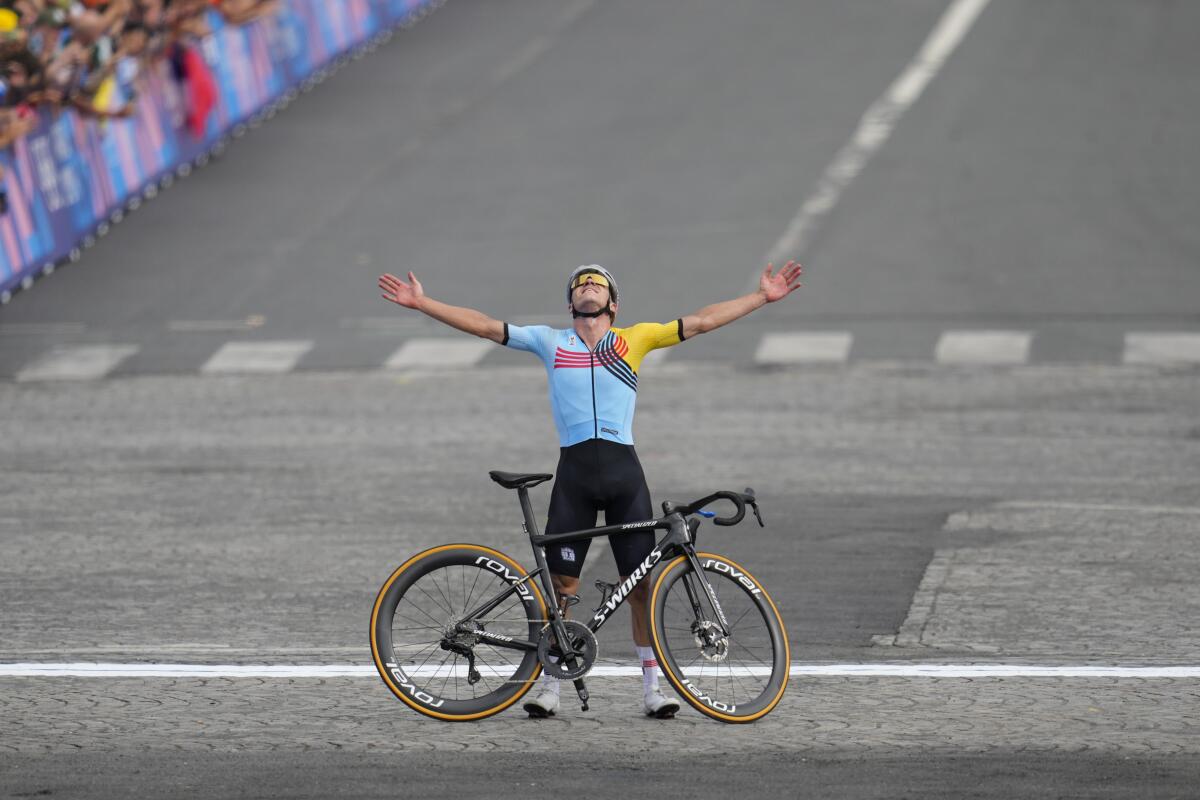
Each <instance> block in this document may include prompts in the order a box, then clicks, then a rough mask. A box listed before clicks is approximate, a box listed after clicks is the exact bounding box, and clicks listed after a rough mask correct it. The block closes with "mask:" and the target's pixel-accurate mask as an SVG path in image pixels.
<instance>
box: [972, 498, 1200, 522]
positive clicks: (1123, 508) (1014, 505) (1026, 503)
mask: <svg viewBox="0 0 1200 800" xmlns="http://www.w3.org/2000/svg"><path fill="white" fill-rule="evenodd" d="M987 508H988V510H997V511H1003V510H1005V509H1034V508H1046V509H1062V510H1066V511H1118V512H1137V513H1142V514H1200V506H1136V505H1122V504H1117V503H1067V502H1061V501H1054V500H1002V501H1000V502H999V503H993V504H991V505H990V506H988V507H987ZM958 513H962V512H958ZM951 518H953V517H951Z"/></svg>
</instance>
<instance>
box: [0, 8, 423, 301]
mask: <svg viewBox="0 0 1200 800" xmlns="http://www.w3.org/2000/svg"><path fill="white" fill-rule="evenodd" d="M438 1H439V0H284V2H283V3H282V5H281V8H280V11H279V12H278V13H277V14H274V15H272V16H269V17H266V18H263V19H260V20H257V21H255V22H251V23H249V24H247V25H242V26H231V25H227V24H225V23H224V22H223V21H222V19H221V17H220V15H219V14H217V13H216V12H212V13H211V14H210V23H211V27H212V30H213V32H212V35H210V36H207V37H205V38H204V39H203V40H202V41H201V42H200V43H199V46H198V47H197V48H195V49H194V50H193V51H192V56H191V57H192V58H203V61H204V63H205V64H207V66H208V70H207V76H206V77H205V84H204V86H205V87H206V88H205V89H204V91H205V94H206V97H205V98H204V100H203V102H202V103H200V105H201V106H202V107H203V109H204V111H205V113H204V114H203V115H202V116H201V115H197V114H196V113H195V112H196V107H197V98H196V97H194V96H192V97H189V94H188V93H189V92H195V91H196V89H195V87H194V86H193V85H191V84H189V82H188V81H187V80H183V79H181V78H180V75H179V70H180V64H179V63H175V64H174V65H173V64H172V63H171V62H170V61H168V60H165V59H163V60H160V61H158V62H156V63H154V64H153V65H152V66H151V67H150V68H149V69H147V70H146V71H144V72H143V73H142V74H141V75H140V76H139V77H138V78H137V79H136V85H137V95H136V101H135V103H136V106H135V108H136V111H135V113H134V114H133V115H132V116H131V117H129V118H128V119H119V118H114V119H108V120H104V121H98V120H96V119H92V118H85V117H83V116H81V115H80V114H78V113H76V112H75V111H72V110H67V111H60V112H58V113H57V114H55V112H53V111H51V110H42V111H41V112H39V113H40V123H39V125H38V127H37V129H36V130H35V131H34V132H33V133H31V134H30V135H28V136H25V137H23V138H22V139H20V140H18V141H17V142H16V143H15V144H14V145H13V146H12V147H10V148H7V149H6V150H4V151H0V162H3V165H4V168H5V169H4V172H5V178H4V182H5V187H6V188H7V191H8V201H9V210H8V212H7V213H6V214H4V215H3V216H0V301H2V302H7V301H8V300H9V299H10V298H11V297H12V293H13V291H14V290H15V289H16V288H18V287H21V288H29V286H30V285H32V283H33V280H34V278H35V277H37V276H38V275H39V274H48V273H49V272H51V271H52V270H53V269H54V268H55V266H57V265H58V264H61V263H62V262H64V261H68V260H69V261H74V260H77V259H78V258H79V255H80V251H81V249H82V248H83V247H85V246H86V245H88V244H89V243H91V242H92V241H94V239H95V237H97V236H103V235H104V234H105V233H106V232H107V231H108V229H109V226H110V225H111V224H113V223H114V222H119V221H120V220H121V219H122V218H123V216H124V215H125V213H126V212H128V211H130V210H133V209H136V208H137V207H138V206H139V205H140V204H141V203H142V201H143V200H144V199H147V198H149V197H153V196H154V195H155V194H156V193H157V192H158V190H159V189H160V188H163V187H165V186H167V185H169V184H170V183H171V182H172V181H173V180H174V179H175V178H176V177H177V176H183V175H186V174H188V172H190V171H191V169H192V168H193V167H196V166H200V165H202V164H204V163H205V162H207V160H208V159H209V158H210V157H212V156H213V155H214V154H216V153H218V152H220V151H221V150H222V149H223V148H224V147H225V146H226V145H227V143H228V140H229V138H230V137H231V136H236V135H238V134H239V133H240V132H241V131H242V130H243V129H244V127H245V126H247V125H249V124H253V123H254V122H256V121H259V120H260V119H261V118H262V117H264V116H268V115H271V114H273V113H274V111H275V110H277V109H278V108H279V107H280V105H282V104H284V103H287V102H290V101H291V100H292V99H294V98H295V96H296V94H298V93H299V92H300V91H301V90H302V89H304V88H307V87H309V86H311V85H312V83H313V82H315V81H316V80H319V79H320V78H322V77H324V75H325V74H327V71H328V70H329V69H330V67H331V65H332V64H334V63H336V62H337V60H338V59H340V58H344V57H346V56H348V55H349V54H350V52H351V51H354V50H356V49H357V48H361V47H367V46H370V45H371V44H372V43H373V42H377V41H379V40H381V39H382V38H385V37H386V36H387V35H388V34H389V32H390V31H391V30H392V29H393V28H395V27H397V26H401V25H406V24H409V23H411V22H412V21H415V20H416V19H418V18H419V17H420V15H421V14H423V13H425V12H426V11H428V10H429V9H430V8H431V7H432V6H434V5H436V4H437V2H438ZM183 69H184V70H185V71H186V69H187V67H186V65H184V66H183ZM122 72H123V71H122V70H120V69H118V71H117V75H118V76H120V75H121V74H122ZM115 84H116V86H115V88H114V91H115V92H116V93H117V94H118V96H117V97H115V98H113V100H114V102H115V103H116V104H120V103H123V102H124V101H125V99H126V98H125V97H122V96H120V95H121V93H123V92H126V91H129V90H130V88H131V87H127V86H124V85H122V84H121V82H120V81H116V82H115ZM129 96H132V94H131V95H129Z"/></svg>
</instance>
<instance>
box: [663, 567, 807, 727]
mask: <svg viewBox="0 0 1200 800" xmlns="http://www.w3.org/2000/svg"><path fill="white" fill-rule="evenodd" d="M696 555H697V558H698V559H699V562H700V566H701V569H702V572H703V578H704V579H705V580H707V582H708V584H709V585H710V586H711V587H712V590H713V593H714V594H715V595H716V603H714V602H713V600H712V598H711V597H709V594H708V592H707V590H706V588H705V586H704V581H703V580H701V579H700V576H699V575H697V573H696V571H695V569H694V568H693V567H692V564H691V562H690V561H689V560H688V558H687V557H686V556H680V557H679V558H676V559H674V560H673V561H671V562H670V563H668V564H667V565H666V566H665V567H663V568H662V571H661V572H660V573H659V574H658V578H657V579H656V580H655V582H654V588H653V589H652V591H651V596H650V635H651V639H652V643H653V645H654V650H655V653H656V654H657V656H658V663H659V665H660V666H661V667H662V670H663V673H664V674H665V675H666V676H667V679H668V680H669V681H670V682H671V685H672V686H674V687H675V690H676V691H677V692H678V693H679V696H680V697H682V698H683V699H684V700H685V701H687V703H688V704H690V705H691V706H692V707H693V708H695V709H696V710H697V711H700V712H701V713H702V714H706V715H707V716H710V717H712V718H713V719H718V720H721V721H722V722H753V721H754V720H756V719H759V718H760V717H762V716H764V715H765V714H767V713H769V712H770V711H771V709H773V708H774V707H775V706H776V704H778V703H779V700H780V698H782V697H783V692H784V689H786V688H787V681H788V670H789V669H790V667H791V653H790V651H789V649H788V641H787V633H786V632H785V631H784V628H783V620H782V619H780V617H779V611H778V610H777V609H776V608H775V604H774V603H773V602H772V601H771V598H770V596H769V595H768V594H767V590H766V589H764V588H763V586H762V584H761V583H759V582H758V580H757V579H755V578H754V576H752V575H751V574H750V573H749V572H748V571H746V570H745V569H744V568H743V567H742V566H740V565H739V564H737V563H736V562H734V561H731V560H730V559H728V558H725V557H724V556H719V555H715V554H713V553H697V554H696ZM722 613H723V614H724V617H725V620H726V622H727V625H726V626H725V628H727V629H728V631H729V633H728V635H726V634H725V630H724V629H723V627H722V625H721V622H720V615H721V614H722Z"/></svg>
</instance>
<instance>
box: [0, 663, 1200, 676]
mask: <svg viewBox="0 0 1200 800" xmlns="http://www.w3.org/2000/svg"><path fill="white" fill-rule="evenodd" d="M479 669H480V671H481V672H487V673H489V674H491V675H495V676H497V677H503V675H501V673H499V672H497V671H496V670H495V669H493V668H490V667H486V666H480V667H479ZM456 670H457V671H456ZM465 670H466V668H465V667H462V666H460V667H457V668H448V667H422V668H420V669H414V670H409V671H407V674H408V675H409V676H410V677H428V678H433V677H438V678H441V677H445V676H447V675H456V674H457V675H459V676H460V677H465V675H466V671H465ZM718 672H719V673H720V674H721V675H722V676H724V675H729V674H733V675H737V676H748V675H766V674H768V670H767V668H765V667H763V668H757V667H728V666H721V667H706V668H704V669H700V670H696V671H695V672H693V671H691V670H689V671H687V674H689V675H692V674H696V675H700V674H707V673H711V674H713V675H716V674H717V673H718ZM378 674H379V673H378V672H377V671H376V669H375V667H374V666H372V665H369V664H90V663H63V664H40V663H23V664H0V677H8V678H54V677H63V678H66V677H74V678H336V677H347V678H356V677H374V676H377V675H378ZM641 674H642V668H641V667H640V666H637V665H634V664H630V665H628V666H617V665H598V666H596V667H595V668H593V669H592V671H591V672H590V673H589V677H593V678H625V677H635V676H640V675H641ZM789 674H790V675H791V676H793V677H843V678H1200V666H1194V665H1182V666H1121V665H1089V664H1066V665H1054V666H1039V665H1027V664H792V667H791V669H790V670H789Z"/></svg>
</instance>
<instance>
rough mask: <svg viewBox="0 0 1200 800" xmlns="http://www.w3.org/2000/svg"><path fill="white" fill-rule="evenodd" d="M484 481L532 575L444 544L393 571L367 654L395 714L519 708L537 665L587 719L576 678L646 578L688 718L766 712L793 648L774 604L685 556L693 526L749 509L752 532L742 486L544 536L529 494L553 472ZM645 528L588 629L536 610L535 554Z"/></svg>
mask: <svg viewBox="0 0 1200 800" xmlns="http://www.w3.org/2000/svg"><path fill="white" fill-rule="evenodd" d="M489 475H491V478H492V480H494V481H495V482H496V483H498V484H500V485H501V486H503V487H505V488H507V489H516V490H517V495H518V498H519V500H520V503H521V512H522V514H523V515H524V525H523V528H524V531H525V533H526V534H528V536H529V542H530V545H531V547H532V550H533V559H534V562H535V563H536V565H537V568H536V569H534V570H532V571H526V570H525V569H524V568H523V567H521V565H520V564H518V563H517V562H516V561H515V560H514V559H512V558H510V557H509V556H507V555H505V554H504V553H501V552H500V551H498V550H495V549H493V548H490V547H484V546H482V545H477V544H447V545H442V546H440V547H434V548H431V549H429V550H426V551H424V552H422V553H418V554H417V555H415V556H413V557H412V558H410V559H408V560H407V561H405V562H404V563H403V564H402V565H401V566H400V567H399V568H398V569H396V571H395V572H393V573H392V574H391V577H389V578H388V579H387V581H386V582H385V583H384V584H383V587H382V588H381V589H380V590H379V595H378V596H377V597H376V599H375V606H374V608H373V610H372V612H371V654H372V655H373V657H374V659H375V666H376V667H377V668H378V670H379V674H380V676H381V677H382V678H383V681H384V683H385V684H387V686H388V688H389V689H391V690H392V692H393V693H394V694H395V695H396V697H398V698H399V699H400V700H402V701H403V702H404V703H405V704H406V705H408V706H409V707H410V708H412V709H414V710H416V711H419V712H420V713H422V714H424V715H426V716H429V717H434V718H436V719H440V720H449V721H468V720H478V719H483V718H484V717H488V716H491V715H492V714H497V713H499V712H501V711H503V710H504V709H506V708H509V707H510V706H512V705H513V704H514V703H516V702H517V701H518V700H520V699H521V697H523V696H524V695H525V694H526V692H528V691H529V690H530V688H531V687H532V686H533V684H534V682H535V681H536V680H537V678H538V675H539V674H541V672H542V671H543V670H544V671H545V672H546V673H547V674H549V675H552V676H554V677H556V678H559V679H560V680H568V681H572V682H573V683H574V686H575V690H576V692H577V693H578V695H579V701H580V704H581V706H582V708H583V710H584V711H587V710H588V690H587V687H586V685H585V684H584V681H583V678H584V676H586V675H587V674H588V672H589V671H590V670H591V669H592V667H593V666H594V665H595V663H596V657H597V653H598V646H597V643H596V631H598V630H600V628H601V626H603V625H604V623H605V622H606V621H607V620H609V619H610V618H611V617H612V615H613V613H614V612H615V611H616V610H617V609H618V608H620V606H621V605H622V604H623V603H624V602H625V600H626V599H627V598H628V597H629V594H630V593H631V592H632V591H633V590H634V589H635V588H636V587H637V586H638V585H640V584H641V583H642V581H645V580H649V579H650V578H651V573H652V572H654V573H655V577H654V578H653V583H652V585H651V586H652V588H651V590H650V601H649V603H648V604H647V605H648V612H649V626H648V627H649V631H650V638H651V643H652V646H653V648H654V653H655V655H656V656H657V657H658V663H659V665H660V668H661V669H662V671H663V674H664V675H666V677H667V680H668V681H669V682H670V684H671V686H673V687H674V689H675V691H676V692H677V693H678V694H679V696H680V697H682V698H683V699H684V701H686V702H687V703H688V704H690V705H691V706H692V707H693V708H695V709H696V710H697V711H699V712H700V713H702V714H705V715H707V716H709V717H712V718H713V719H716V720H721V721H723V722H732V723H739V722H753V721H754V720H756V719H760V718H761V717H763V716H764V715H766V714H768V713H769V712H770V711H771V709H773V708H775V706H776V705H778V703H779V700H780V699H781V698H782V697H783V693H784V690H785V689H786V688H787V681H788V670H789V667H790V665H791V653H790V650H789V648H788V639H787V634H786V633H785V631H784V627H783V620H782V619H781V618H780V616H779V611H778V609H777V608H776V607H775V603H774V602H773V601H772V600H771V597H770V595H769V594H767V590H766V589H765V588H764V587H763V585H762V583H761V582H760V581H759V580H758V579H757V578H755V577H754V576H753V575H751V574H750V572H749V571H748V570H747V569H745V568H744V567H742V566H741V565H740V564H738V563H736V562H735V561H733V560H732V559H729V558H726V557H725V556H721V555H717V554H716V553H707V552H700V551H697V550H696V536H697V533H698V531H699V529H700V517H708V518H710V519H712V521H713V523H714V524H716V525H736V524H738V523H739V522H741V521H742V519H743V518H744V517H745V515H746V506H750V507H751V508H752V509H753V510H754V516H755V518H756V519H757V520H758V524H759V525H760V526H763V521H762V514H761V513H760V512H759V509H758V503H757V501H756V499H755V496H754V492H753V490H751V489H746V490H745V491H744V492H731V491H719V492H714V493H713V494H710V495H708V496H707V497H703V498H701V499H699V500H696V501H693V502H691V503H686V504H682V503H673V502H671V501H666V502H664V503H663V504H662V509H663V516H661V517H659V518H657V519H649V520H645V521H643V522H631V523H626V524H623V525H606V526H603V527H599V528H588V529H586V530H580V531H572V532H569V533H558V534H548V535H542V534H540V533H539V532H538V529H537V525H536V522H535V520H534V516H533V506H532V504H531V503H530V500H529V489H530V488H531V487H533V486H536V485H538V484H540V483H543V482H545V481H548V480H550V479H551V478H553V477H554V476H553V475H547V474H533V473H530V474H520V473H510V472H490V473H489ZM718 501H729V502H732V503H733V505H734V508H735V511H734V513H733V514H731V515H729V516H725V517H721V516H717V514H716V513H715V512H713V511H710V510H708V509H707V506H708V505H709V504H711V503H716V502H718ZM647 528H652V529H656V530H665V531H666V534H665V535H664V536H663V537H662V538H661V539H660V540H659V541H658V543H657V544H655V545H654V547H653V548H652V549H651V551H650V553H649V555H647V556H646V558H645V560H644V561H642V563H641V564H640V565H639V566H638V567H637V568H636V569H635V570H634V572H633V574H632V575H629V576H628V577H627V578H625V580H624V581H622V582H621V583H620V584H611V583H606V582H604V581H597V582H596V587H597V588H598V589H600V592H601V598H600V604H599V606H597V607H596V609H595V610H594V611H593V612H592V615H591V617H590V618H589V619H587V621H586V622H581V621H578V620H575V619H569V618H568V617H567V616H566V612H567V611H568V609H569V608H570V607H571V606H573V605H576V604H577V603H578V602H579V598H578V597H577V596H564V597H562V598H560V599H559V601H558V602H556V603H554V604H547V602H546V598H547V597H554V596H555V594H554V588H553V584H552V583H551V580H550V570H549V568H548V567H547V565H546V557H545V553H544V552H543V550H542V548H544V547H546V546H547V545H551V544H556V543H562V542H566V541H570V540H573V539H594V538H598V537H601V536H615V535H620V534H621V533H622V532H626V531H631V530H640V529H647ZM660 564H661V566H659V565H660ZM656 566H658V567H659V568H658V570H657V571H655V567H656ZM560 643H565V646H564V645H563V644H560Z"/></svg>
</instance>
